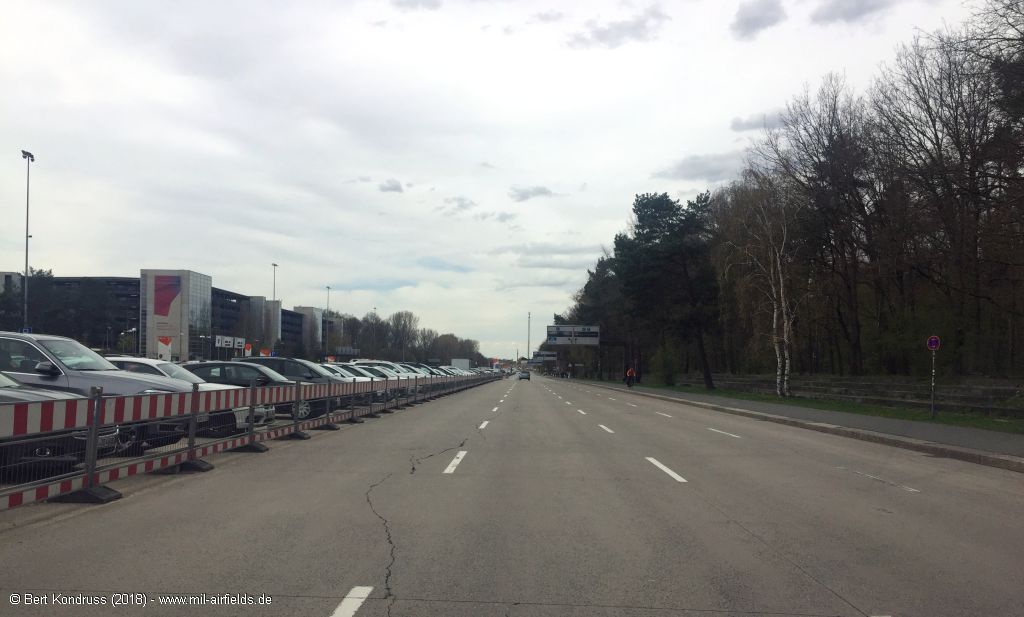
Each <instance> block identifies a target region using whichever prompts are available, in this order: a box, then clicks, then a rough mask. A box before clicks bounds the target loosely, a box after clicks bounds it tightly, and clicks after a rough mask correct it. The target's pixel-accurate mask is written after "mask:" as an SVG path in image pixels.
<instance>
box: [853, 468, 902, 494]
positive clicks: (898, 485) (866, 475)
mask: <svg viewBox="0 0 1024 617" xmlns="http://www.w3.org/2000/svg"><path fill="white" fill-rule="evenodd" d="M836 469H843V470H846V471H852V472H853V473H855V474H857V475H858V476H864V477H865V478H871V479H872V480H875V481H877V482H881V483H883V484H888V485H889V486H895V487H896V488H901V489H903V490H905V491H907V492H908V493H920V492H921V491H919V490H917V489H916V488H911V487H909V486H905V485H903V484H897V483H895V482H891V481H889V480H886V479H885V478H879V477H878V476H873V475H871V474H869V473H864V472H863V471H857V470H856V469H850V468H848V467H836Z"/></svg>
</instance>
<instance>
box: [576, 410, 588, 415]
mask: <svg viewBox="0 0 1024 617" xmlns="http://www.w3.org/2000/svg"><path fill="white" fill-rule="evenodd" d="M576 411H578V412H580V413H581V414H583V415H587V412H585V411H583V410H582V409H577V410H576Z"/></svg>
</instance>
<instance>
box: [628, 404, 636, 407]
mask: <svg viewBox="0 0 1024 617" xmlns="http://www.w3.org/2000/svg"><path fill="white" fill-rule="evenodd" d="M626 404H627V405H629V406H630V407H636V405H634V404H633V403H626Z"/></svg>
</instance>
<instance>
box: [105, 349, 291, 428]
mask: <svg viewBox="0 0 1024 617" xmlns="http://www.w3.org/2000/svg"><path fill="white" fill-rule="evenodd" d="M107 360H108V361H109V362H110V363H111V364H113V365H114V366H116V367H117V368H119V369H121V370H123V371H130V372H133V373H143V374H147V375H163V376H164V377H171V378H172V379H180V380H182V381H187V382H189V383H194V384H198V386H199V391H200V392H213V391H216V390H241V389H242V388H241V387H239V386H229V385H227V384H220V383H209V382H207V381H204V380H203V378H202V377H199V376H198V375H195V374H194V373H192V372H190V371H187V370H185V369H183V368H181V367H180V366H178V365H177V364H174V363H171V362H168V361H166V360H154V359H152V358H135V357H132V356H107ZM231 411H232V412H233V416H234V424H231V423H230V422H226V421H225V420H226V419H227V417H228V415H227V414H217V415H215V416H214V417H213V418H211V419H212V424H213V425H214V426H211V427H210V430H212V431H213V432H214V433H226V434H234V433H237V432H241V431H245V430H248V428H249V408H248V407H237V408H235V409H232V410H231ZM218 416H219V417H220V421H219V422H218ZM253 419H254V420H255V424H256V426H260V425H263V424H266V423H267V422H269V421H271V420H273V419H274V408H273V406H269V407H268V406H263V405H257V406H256V408H255V409H254V410H253Z"/></svg>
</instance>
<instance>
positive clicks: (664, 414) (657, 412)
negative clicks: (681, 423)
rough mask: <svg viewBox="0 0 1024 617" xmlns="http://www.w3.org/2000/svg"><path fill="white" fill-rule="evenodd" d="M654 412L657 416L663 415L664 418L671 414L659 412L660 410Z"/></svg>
mask: <svg viewBox="0 0 1024 617" xmlns="http://www.w3.org/2000/svg"><path fill="white" fill-rule="evenodd" d="M654 413H656V414H658V415H659V416H665V417H666V418H671V417H672V416H670V415H668V414H667V413H661V412H660V411H656V412H654Z"/></svg>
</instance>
